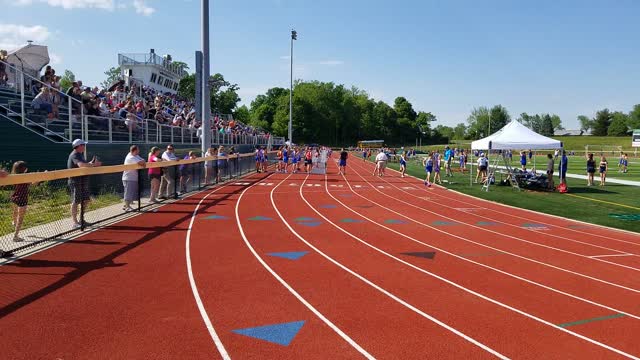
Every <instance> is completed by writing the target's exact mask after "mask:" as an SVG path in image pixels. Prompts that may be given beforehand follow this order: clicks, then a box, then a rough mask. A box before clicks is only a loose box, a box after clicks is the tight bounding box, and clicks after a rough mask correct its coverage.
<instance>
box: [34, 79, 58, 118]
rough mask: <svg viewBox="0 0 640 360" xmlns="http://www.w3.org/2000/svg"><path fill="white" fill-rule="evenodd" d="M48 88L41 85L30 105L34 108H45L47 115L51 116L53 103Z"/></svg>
mask: <svg viewBox="0 0 640 360" xmlns="http://www.w3.org/2000/svg"><path fill="white" fill-rule="evenodd" d="M52 102H53V101H52V99H51V95H50V94H49V88H48V87H46V86H43V87H42V89H40V92H39V93H38V95H36V97H35V98H34V99H33V100H32V101H31V107H32V108H34V109H36V110H45V111H46V112H47V116H48V117H50V118H51V117H53V110H52V109H53V105H52Z"/></svg>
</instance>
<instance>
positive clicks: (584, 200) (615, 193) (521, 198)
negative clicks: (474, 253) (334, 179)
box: [389, 161, 640, 232]
mask: <svg viewBox="0 0 640 360" xmlns="http://www.w3.org/2000/svg"><path fill="white" fill-rule="evenodd" d="M570 164H571V163H570ZM389 167H391V168H393V169H396V170H397V169H398V168H399V165H398V163H391V164H389ZM456 168H457V165H456V166H455V167H454V169H456ZM407 172H408V173H409V174H411V175H413V176H416V177H418V178H421V179H424V177H425V173H424V169H423V167H422V164H419V163H418V162H414V161H410V163H409V165H408V169H407ZM443 174H444V169H443ZM443 179H447V180H449V181H450V182H451V183H448V184H445V186H446V187H448V188H450V189H452V190H456V191H459V192H462V193H465V194H469V195H473V196H476V197H479V198H483V199H487V200H491V201H495V202H499V203H503V204H507V205H512V206H517V207H520V208H524V209H530V210H535V211H539V212H544V213H548V214H553V215H559V216H563V217H566V218H570V219H576V220H581V221H586V222H589V223H593V224H599V225H605V226H610V227H615V228H619V229H625V230H630V231H635V232H640V203H639V201H638V199H640V187H635V186H628V185H617V184H609V185H607V186H606V187H604V188H601V187H599V186H594V187H587V186H586V185H585V184H586V181H585V180H579V179H568V185H569V194H571V195H567V194H560V193H555V192H553V193H551V192H534V191H520V192H518V191H517V190H515V189H512V188H511V187H509V186H492V187H491V188H490V191H489V192H485V191H481V185H479V184H473V185H469V173H468V172H467V173H466V174H464V175H463V174H461V173H459V172H456V173H454V176H453V178H446V177H443ZM499 179H500V178H499V176H498V180H499ZM555 180H556V184H557V183H558V178H557V176H556V179H555ZM574 195H575V196H574ZM576 196H580V197H576ZM601 201H605V202H601ZM614 215H626V216H625V217H626V218H634V217H635V218H636V219H637V220H622V219H620V217H619V216H618V217H614Z"/></svg>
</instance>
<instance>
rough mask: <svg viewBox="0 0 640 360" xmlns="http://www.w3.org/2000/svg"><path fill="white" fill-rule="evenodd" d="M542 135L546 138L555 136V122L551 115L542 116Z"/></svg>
mask: <svg viewBox="0 0 640 360" xmlns="http://www.w3.org/2000/svg"><path fill="white" fill-rule="evenodd" d="M540 134H541V135H544V136H552V135H553V120H551V115H549V114H544V115H542V131H541V132H540Z"/></svg>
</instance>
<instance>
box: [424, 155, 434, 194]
mask: <svg viewBox="0 0 640 360" xmlns="http://www.w3.org/2000/svg"><path fill="white" fill-rule="evenodd" d="M422 165H423V166H424V170H425V172H426V173H427V178H426V179H425V180H424V184H425V185H427V186H431V182H430V181H429V180H430V179H431V173H432V172H433V153H432V154H430V155H429V156H427V157H425V158H424V159H422Z"/></svg>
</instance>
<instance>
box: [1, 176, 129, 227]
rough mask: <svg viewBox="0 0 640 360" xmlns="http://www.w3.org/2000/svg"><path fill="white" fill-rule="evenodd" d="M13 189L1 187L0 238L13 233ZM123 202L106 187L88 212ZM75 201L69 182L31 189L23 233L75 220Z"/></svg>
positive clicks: (118, 195) (41, 184)
mask: <svg viewBox="0 0 640 360" xmlns="http://www.w3.org/2000/svg"><path fill="white" fill-rule="evenodd" d="M12 193H13V186H3V187H0V236H3V235H6V234H9V233H13V232H14V227H13V225H12V223H11V222H12V219H13V203H12V202H11V199H10V197H11V194H12ZM120 201H122V197H121V195H120V194H119V193H118V192H116V191H115V189H111V188H110V187H103V188H101V189H100V191H99V192H98V194H93V195H92V196H91V203H90V205H89V209H88V210H87V211H92V210H96V209H99V208H103V207H106V206H110V205H113V204H117V203H118V202H120ZM70 208H71V198H70V196H69V188H68V186H67V179H62V180H54V181H48V182H42V183H40V184H35V185H31V186H30V187H29V205H28V208H27V212H26V214H25V217H24V220H23V223H22V229H23V230H24V229H28V228H30V227H34V226H38V225H43V224H49V223H52V222H55V221H58V220H62V219H68V218H70V217H71V210H70Z"/></svg>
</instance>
